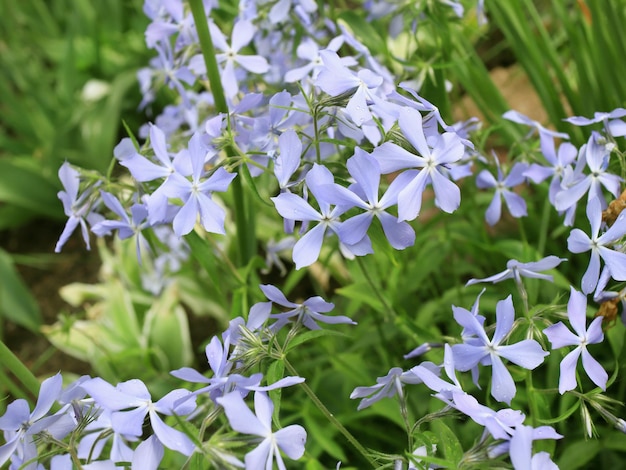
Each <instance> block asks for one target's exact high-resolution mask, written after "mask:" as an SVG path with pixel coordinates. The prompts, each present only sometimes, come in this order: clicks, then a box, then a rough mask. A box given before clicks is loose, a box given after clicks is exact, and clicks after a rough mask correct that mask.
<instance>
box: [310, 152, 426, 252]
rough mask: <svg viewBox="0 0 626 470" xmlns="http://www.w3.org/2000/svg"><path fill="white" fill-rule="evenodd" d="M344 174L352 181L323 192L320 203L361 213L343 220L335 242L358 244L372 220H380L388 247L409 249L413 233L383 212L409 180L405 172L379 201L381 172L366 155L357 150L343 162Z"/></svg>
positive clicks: (403, 223)
mask: <svg viewBox="0 0 626 470" xmlns="http://www.w3.org/2000/svg"><path fill="white" fill-rule="evenodd" d="M347 167H348V172H349V173H350V175H351V176H352V177H353V178H354V180H355V181H356V183H355V184H353V185H351V186H350V187H349V188H345V187H343V186H340V185H338V184H336V183H335V184H332V185H328V186H326V187H324V188H323V196H322V197H323V199H324V200H325V201H326V202H328V203H329V204H336V205H338V206H342V207H343V206H345V207H358V208H360V209H363V210H364V211H365V212H363V213H361V214H358V215H355V216H354V217H351V218H349V219H347V220H345V221H344V222H343V223H342V224H341V226H340V227H338V228H337V234H338V235H339V238H340V239H341V240H343V241H344V242H345V243H348V244H354V243H357V242H359V241H360V240H362V239H363V238H364V237H365V236H366V235H367V231H368V229H369V227H370V225H371V223H372V221H373V219H374V217H376V218H378V220H380V223H381V225H382V227H383V231H384V232H385V236H386V237H387V240H388V241H389V244H390V245H391V246H393V247H394V248H395V249H397V250H403V249H405V248H407V247H409V246H412V245H413V243H414V242H415V231H414V230H413V228H412V227H411V226H410V225H409V224H408V223H406V222H404V221H398V218H397V217H396V216H394V215H392V214H389V213H388V212H386V209H388V208H389V207H391V206H392V205H395V204H396V203H397V200H398V193H399V192H400V191H402V190H403V189H404V188H405V186H406V185H407V183H408V182H409V181H410V179H411V176H410V175H408V174H407V172H405V173H403V174H401V175H399V176H398V177H396V178H395V179H394V181H393V182H392V183H391V185H389V188H388V189H387V191H386V192H385V194H384V195H383V196H382V197H381V198H380V199H379V196H378V192H379V185H380V177H381V171H380V166H379V164H378V162H377V161H376V160H375V159H374V158H373V157H372V156H371V155H370V154H368V153H367V152H365V151H364V150H362V149H361V148H359V147H357V148H356V149H355V150H354V155H353V156H352V157H350V158H349V159H348V161H347Z"/></svg>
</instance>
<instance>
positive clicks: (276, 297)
mask: <svg viewBox="0 0 626 470" xmlns="http://www.w3.org/2000/svg"><path fill="white" fill-rule="evenodd" d="M260 287H261V290H262V291H263V293H264V294H265V297H267V298H268V299H269V300H270V301H272V302H274V303H275V304H277V305H280V306H281V307H285V308H288V309H290V310H288V311H287V312H284V313H277V314H273V315H270V318H273V319H275V320H277V321H276V323H274V324H273V325H272V326H271V329H272V330H273V331H278V330H279V329H281V328H282V327H283V326H285V325H286V324H287V323H288V322H289V320H290V319H295V320H296V321H298V322H300V323H302V324H303V325H304V326H306V327H307V328H309V329H310V330H319V329H320V326H319V325H318V324H317V323H316V322H318V321H319V322H323V323H330V324H337V323H348V324H351V325H356V322H354V321H352V320H351V319H350V318H348V317H346V316H343V315H339V316H332V317H331V316H328V315H324V313H328V312H330V311H331V310H332V309H334V308H335V305H334V304H332V303H330V302H326V301H325V300H324V299H322V298H321V297H320V296H319V295H316V296H315V297H311V298H309V299H307V300H305V301H304V302H302V303H300V304H297V303H294V302H290V301H289V300H287V298H286V297H285V294H283V293H282V292H281V291H280V290H278V288H277V287H274V286H272V285H270V284H265V285H262V286H260Z"/></svg>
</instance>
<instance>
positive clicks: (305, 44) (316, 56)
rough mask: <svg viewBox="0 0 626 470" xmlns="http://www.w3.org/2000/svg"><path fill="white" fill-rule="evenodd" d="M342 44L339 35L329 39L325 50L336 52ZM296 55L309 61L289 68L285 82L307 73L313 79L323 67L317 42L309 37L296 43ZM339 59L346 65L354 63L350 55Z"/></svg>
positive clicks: (298, 79)
mask: <svg viewBox="0 0 626 470" xmlns="http://www.w3.org/2000/svg"><path fill="white" fill-rule="evenodd" d="M342 45H343V38H342V37H341V36H339V37H336V38H334V39H333V40H331V41H330V43H329V44H328V46H326V50H329V51H333V52H337V51H338V50H339V48H340V47H341V46H342ZM296 55H297V56H298V58H300V59H304V60H308V61H309V63H308V64H306V65H303V66H301V67H297V68H295V69H291V70H289V71H288V72H287V73H285V81H286V82H287V83H293V82H298V81H301V80H303V79H304V78H305V77H306V76H307V75H309V74H310V75H311V78H312V79H313V80H315V79H316V78H317V75H318V74H319V72H320V70H322V69H323V68H324V62H322V57H321V56H320V49H319V46H318V45H317V43H316V42H315V41H314V40H313V39H311V38H304V39H303V40H302V41H301V42H300V44H298V48H297V49H296ZM339 60H340V61H341V63H342V64H343V65H344V66H346V67H349V66H352V65H356V61H355V60H354V58H352V57H342V58H340V59H339Z"/></svg>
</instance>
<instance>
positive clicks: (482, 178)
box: [476, 156, 528, 225]
mask: <svg viewBox="0 0 626 470" xmlns="http://www.w3.org/2000/svg"><path fill="white" fill-rule="evenodd" d="M494 159H495V162H496V167H497V172H498V178H497V179H496V178H495V177H494V176H493V175H492V174H491V173H489V172H488V171H487V170H483V171H481V172H480V173H479V174H478V177H477V178H476V186H478V187H479V188H481V189H486V188H495V190H496V192H495V194H494V195H493V199H492V200H491V203H490V204H489V207H487V212H486V213H485V220H486V221H487V223H488V224H489V225H495V224H496V223H498V221H499V220H500V217H501V216H502V198H504V202H505V203H506V206H507V207H508V209H509V212H510V213H511V215H512V216H513V217H516V218H519V217H524V216H526V215H527V212H526V201H524V199H523V198H522V197H521V196H520V195H519V194H515V193H514V192H513V191H511V188H513V187H515V186H517V185H520V184H522V183H523V182H524V181H525V180H526V177H525V176H524V173H525V172H526V170H527V168H528V165H527V164H526V163H521V162H518V163H516V164H515V165H513V168H511V171H510V172H509V174H508V175H507V176H506V177H505V176H504V173H503V172H502V169H501V168H500V162H499V161H498V157H497V156H494Z"/></svg>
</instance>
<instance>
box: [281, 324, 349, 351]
mask: <svg viewBox="0 0 626 470" xmlns="http://www.w3.org/2000/svg"><path fill="white" fill-rule="evenodd" d="M323 336H341V337H343V338H348V337H349V336H348V335H346V334H345V333H341V332H339V331H334V330H323V329H322V330H310V331H306V332H304V333H301V334H299V335H298V336H296V337H295V338H294V339H292V340H291V341H290V342H289V346H287V352H289V351H291V350H292V349H293V348H295V347H296V346H298V345H300V344H302V343H306V342H307V341H311V340H312V339H316V338H321V337H323Z"/></svg>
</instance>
